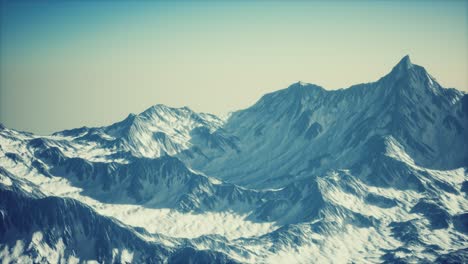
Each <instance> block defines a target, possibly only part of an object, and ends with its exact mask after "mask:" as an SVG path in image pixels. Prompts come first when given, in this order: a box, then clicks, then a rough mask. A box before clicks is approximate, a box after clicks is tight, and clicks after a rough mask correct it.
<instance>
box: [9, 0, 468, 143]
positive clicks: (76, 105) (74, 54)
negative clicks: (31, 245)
mask: <svg viewBox="0 0 468 264" xmlns="http://www.w3.org/2000/svg"><path fill="white" fill-rule="evenodd" d="M407 2H410V3H407ZM1 12H2V13H1V17H2V18H1V31H0V33H1V38H0V44H1V45H0V52H1V53H0V55H1V56H0V74H1V76H0V77H1V79H0V85H1V86H0V122H3V123H4V124H5V125H6V126H7V127H11V128H15V129H21V130H27V131H32V132H37V133H40V134H47V133H51V132H53V131H57V130H61V129H66V128H73V127H79V126H83V125H87V126H99V125H106V124H109V123H112V122H115V121H118V120H120V119H123V118H124V117H125V116H126V115H128V113H130V112H133V113H138V112H141V111H143V110H144V109H146V108H147V107H149V106H151V105H153V104H157V103H163V104H167V105H170V106H177V107H178V106H189V107H191V108H192V109H194V110H196V111H203V112H211V113H215V114H223V113H226V112H228V111H232V110H238V109H241V108H245V107H248V106H249V105H251V104H252V103H254V102H255V101H256V100H257V99H258V98H259V97H260V96H261V95H263V94H265V93H267V92H271V91H273V90H277V89H281V88H284V87H287V86H288V85H289V84H291V83H293V82H296V81H299V80H302V81H305V82H311V83H315V84H318V85H321V86H324V87H325V88H326V89H336V88H343V87H348V86H350V85H352V84H356V83H362V82H370V81H375V80H376V79H378V78H379V77H381V76H383V75H384V74H386V73H387V72H389V71H390V69H391V68H392V66H393V65H394V64H396V63H397V62H398V61H399V60H400V59H401V57H403V56H404V55H406V54H409V55H410V56H411V60H412V61H413V62H414V63H416V64H419V65H422V66H424V67H426V69H427V70H428V71H429V72H430V73H431V74H432V75H433V76H434V77H436V78H437V79H438V80H439V82H440V83H441V84H442V85H443V86H446V87H456V88H458V89H460V90H465V91H467V90H468V77H467V74H466V73H467V72H468V14H467V12H468V2H467V1H331V3H330V2H326V1H323V2H307V1H297V2H286V1H284V2H280V1H271V2H269V1H255V2H249V1H231V2H216V1H204V2H190V1H178V2H171V1H164V2H152V1H136V2H131V1H115V2H111V1H83V2H80V1H71V2H68V3H64V2H62V1H47V2H46V3H40V4H38V3H34V1H29V2H18V1H6V2H5V1H3V2H2V10H1Z"/></svg>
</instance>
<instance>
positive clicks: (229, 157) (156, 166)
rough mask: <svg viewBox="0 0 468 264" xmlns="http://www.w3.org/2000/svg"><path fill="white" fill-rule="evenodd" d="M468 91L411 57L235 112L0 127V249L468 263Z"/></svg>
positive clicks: (20, 255) (22, 256) (106, 256)
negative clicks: (35, 129) (376, 75)
mask: <svg viewBox="0 0 468 264" xmlns="http://www.w3.org/2000/svg"><path fill="white" fill-rule="evenodd" d="M467 138H468V97H467V95H466V94H465V93H464V92H461V91H458V90H456V89H446V88H443V87H442V86H441V85H439V84H438V83H437V81H436V80H435V79H434V78H433V77H432V76H431V75H429V74H428V73H427V72H426V70H425V69H424V68H423V67H421V66H418V65H414V64H412V63H411V61H410V59H409V57H408V56H406V57H404V58H403V59H402V60H401V61H400V62H399V63H398V64H397V65H396V66H395V67H394V68H393V69H392V70H391V71H390V73H389V74H387V75H386V76H384V77H382V78H381V79H379V80H378V81H376V82H372V83H366V84H359V85H355V86H352V87H349V88H346V89H340V90H333V91H331V90H326V89H324V88H322V87H319V86H316V85H313V84H306V83H302V82H298V83H295V84H292V85H291V86H290V87H288V88H286V89H283V90H280V91H276V92H273V93H270V94H266V95H265V96H263V97H262V98H261V99H260V100H259V101H258V102H257V103H256V104H254V105H253V106H251V107H249V108H247V109H244V110H240V111H237V112H234V113H233V114H232V115H231V116H230V117H229V118H227V119H226V120H222V119H219V118H217V117H216V116H214V115H211V114H203V113H196V112H194V111H192V110H190V109H189V108H187V107H184V108H170V107H167V106H164V105H155V106H153V107H151V108H149V109H147V110H146V111H144V112H142V113H141V114H138V115H134V114H130V115H129V116H128V117H127V118H126V119H124V120H123V121H121V122H117V123H115V124H112V125H110V126H104V127H97V128H88V127H83V128H77V129H72V130H66V131H61V132H57V133H54V134H53V135H51V136H42V137H41V136H37V135H34V134H30V133H26V132H21V131H16V130H13V129H8V128H5V127H0V187H1V188H0V195H1V196H2V199H1V200H0V213H1V215H2V220H1V222H0V227H1V229H0V233H1V234H2V235H1V236H0V258H1V259H2V260H6V262H10V261H12V262H15V261H20V262H28V261H29V262H51V263H56V262H59V261H68V262H80V261H91V260H94V261H98V262H111V261H112V262H125V261H128V262H135V263H140V262H154V263H167V262H168V263H234V262H240V263H316V262H319V263H349V262H358V263H363V262H364V263H380V262H388V263H406V262H439V263H464V262H468V228H467V226H468V200H467V198H468V196H467V195H468V194H467V192H468V177H467V167H468V145H467Z"/></svg>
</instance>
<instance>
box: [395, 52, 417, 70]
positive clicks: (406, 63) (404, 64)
mask: <svg viewBox="0 0 468 264" xmlns="http://www.w3.org/2000/svg"><path fill="white" fill-rule="evenodd" d="M412 67H413V64H412V63H411V59H410V57H409V55H406V56H404V57H403V58H402V59H401V60H400V62H398V64H397V65H395V67H393V70H392V71H399V72H402V71H407V70H409V69H411V68H412Z"/></svg>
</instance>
